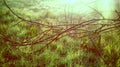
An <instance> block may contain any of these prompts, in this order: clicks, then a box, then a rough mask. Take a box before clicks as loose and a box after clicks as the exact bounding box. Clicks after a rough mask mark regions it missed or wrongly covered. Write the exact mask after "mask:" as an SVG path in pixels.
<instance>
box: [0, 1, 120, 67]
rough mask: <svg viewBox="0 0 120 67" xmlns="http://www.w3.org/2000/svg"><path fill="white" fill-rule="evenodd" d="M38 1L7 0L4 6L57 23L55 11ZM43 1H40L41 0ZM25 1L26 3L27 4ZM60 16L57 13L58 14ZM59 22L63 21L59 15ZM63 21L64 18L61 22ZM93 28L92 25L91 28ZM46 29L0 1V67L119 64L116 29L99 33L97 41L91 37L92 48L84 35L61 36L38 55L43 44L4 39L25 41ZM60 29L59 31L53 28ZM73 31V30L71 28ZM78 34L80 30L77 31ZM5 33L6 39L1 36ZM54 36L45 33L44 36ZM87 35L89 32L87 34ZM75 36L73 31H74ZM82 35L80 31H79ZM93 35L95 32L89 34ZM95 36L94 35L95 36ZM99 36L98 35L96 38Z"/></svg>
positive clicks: (115, 66) (119, 42)
mask: <svg viewBox="0 0 120 67" xmlns="http://www.w3.org/2000/svg"><path fill="white" fill-rule="evenodd" d="M36 1H37V2H39V0H7V2H8V5H9V6H10V7H11V8H12V9H14V12H15V13H16V14H18V15H19V16H21V17H22V18H25V19H28V20H32V19H33V20H35V21H36V20H37V21H42V22H43V23H45V24H49V23H50V24H55V23H58V21H57V20H56V17H57V16H58V15H57V14H54V13H52V12H51V10H49V11H48V12H47V11H46V10H44V9H43V10H42V7H41V4H39V5H38V4H37V5H36V3H37V2H36ZM42 1H44V0H41V1H40V2H42ZM28 2H29V3H28ZM60 17H61V16H60ZM60 21H65V20H63V17H62V19H61V20H60ZM65 23H67V21H65ZM94 28H95V27H94ZM46 30H48V28H47V27H40V26H38V25H37V24H36V25H34V24H32V23H28V22H27V21H22V20H20V19H19V18H17V17H16V16H14V15H13V14H12V13H11V12H10V11H9V9H8V8H6V7H5V5H4V3H3V1H2V0H0V67H119V66H120V47H119V45H120V31H119V29H113V30H110V32H107V33H106V32H105V33H100V35H101V42H100V43H98V40H94V43H95V47H92V46H93V45H92V44H91V42H90V39H89V37H90V36H88V37H84V38H81V39H79V38H75V37H71V36H69V35H68V36H64V37H62V38H60V39H59V40H56V41H55V42H53V43H51V44H50V45H49V46H48V47H47V48H46V49H45V50H44V51H42V52H41V53H40V54H35V53H34V52H35V51H37V50H39V49H41V48H42V47H44V46H45V45H46V43H47V41H46V42H45V43H39V44H32V45H27V46H12V45H15V44H12V43H9V42H8V41H7V40H6V39H7V38H8V39H12V40H13V41H17V42H22V43H27V42H30V43H31V42H33V41H35V40H37V39H40V38H41V37H42V35H43V34H41V32H43V31H46ZM55 32H60V30H55ZM72 32H74V31H72ZM78 32H79V33H82V32H83V30H79V31H78ZM3 34H4V35H5V36H6V37H5V38H6V39H5V38H3V36H2V35H3ZM47 34H49V35H55V34H56V33H53V32H51V31H50V32H45V35H44V37H45V38H47V37H48V36H49V35H47ZM87 34H91V33H87ZM74 35H75V34H74ZM79 35H83V34H79ZM92 36H94V37H95V35H92ZM96 39H97V37H96ZM98 39H99V38H98ZM97 50H98V51H100V54H101V55H99V54H98V51H97Z"/></svg>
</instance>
